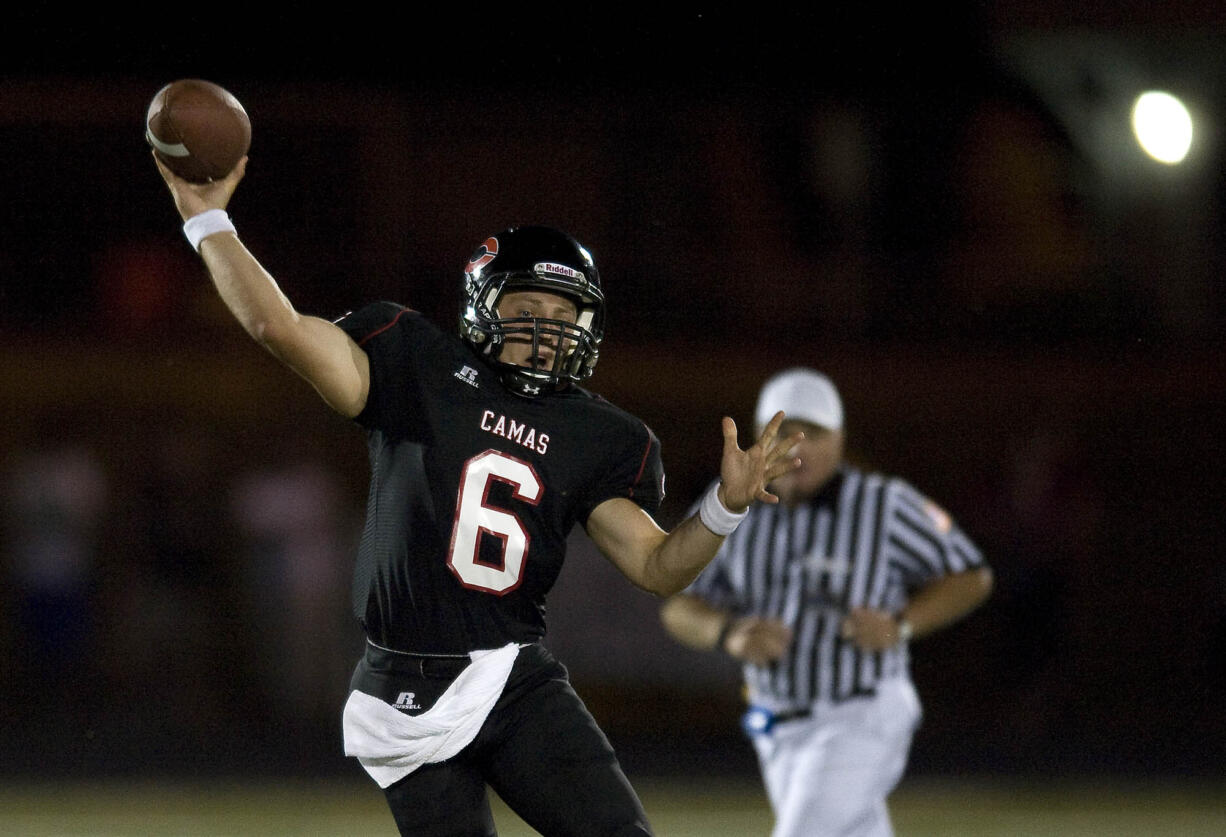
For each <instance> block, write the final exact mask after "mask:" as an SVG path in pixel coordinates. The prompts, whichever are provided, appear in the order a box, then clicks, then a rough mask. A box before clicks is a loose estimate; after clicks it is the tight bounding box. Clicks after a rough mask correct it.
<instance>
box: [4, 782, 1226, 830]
mask: <svg viewBox="0 0 1226 837" xmlns="http://www.w3.org/2000/svg"><path fill="white" fill-rule="evenodd" d="M638 785H639V790H640V793H641V795H642V797H643V802H644V804H645V806H646V807H647V810H648V813H649V814H650V815H651V817H652V822H653V825H654V827H655V829H656V833H657V834H658V835H660V837H699V835H701V837H713V836H714V835H721V836H722V835H729V837H740V835H763V836H764V835H768V834H769V832H770V824H771V816H770V811H769V809H768V807H767V805H766V800H765V798H764V796H763V795H762V793H761V791H760V789H759V787H758V786H757V784H756V783H754V782H751V781H745V782H742V783H733V782H728V781H723V780H720V781H710V782H686V783H681V782H661V781H640V782H639V783H638ZM892 810H893V813H894V820H895V826H896V830H897V833H898V835H899V837H909V836H910V837H971V836H972V835H974V837H980V836H981V835H983V836H987V835H1008V837H1031V836H1032V835H1034V836H1035V837H1037V836H1038V835H1044V837H1047V836H1048V835H1050V837H1070V835H1073V836H1076V837H1080V836H1081V835H1087V836H1088V835H1104V836H1106V835H1110V837H1158V835H1164V836H1165V835H1178V837H1201V835H1204V837H1209V835H1215V836H1216V835H1223V834H1226V783H1221V784H1216V785H1204V784H1197V785H1192V784H1190V783H1189V784H1173V783H1161V784H1159V783H1155V784H1152V785H1146V784H1144V783H1129V784H1120V783H1116V784H1108V783H1103V784H1082V783H1078V784H1067V783H1059V784H1057V783H1052V784H1050V785H1040V784H1035V783H1029V784H1024V785H1022V784H1017V785H1010V784H1004V783H1001V784H988V783H984V782H974V783H969V782H968V783H965V784H961V783H959V784H954V783H949V782H934V781H928V780H915V781H909V782H905V783H904V785H903V786H902V787H901V788H900V789H899V790H898V792H897V793H896V794H895V796H894V798H893V800H892ZM495 815H496V818H497V821H498V824H499V834H500V835H502V837H527V836H529V835H534V834H536V832H535V831H533V830H531V829H529V828H527V827H526V826H524V825H523V824H522V823H521V822H520V821H519V820H518V818H516V817H515V816H514V815H513V814H511V813H510V812H508V811H507V810H506V808H505V807H503V806H502V805H501V804H500V803H498V800H495ZM0 834H5V835H9V834H12V835H28V836H29V837H45V836H46V835H59V836H60V837H71V836H72V835H105V837H119V835H125V837H126V836H127V835H142V837H143V836H144V835H183V837H188V835H218V836H219V837H220V836H221V835H232V836H233V837H247V835H261V836H262V837H273V836H274V835H320V836H321V837H323V835H345V837H353V835H371V837H379V836H380V835H387V837H394V836H395V834H396V829H395V827H394V825H393V824H392V821H391V817H390V815H389V814H388V812H387V810H386V809H385V807H384V803H383V798H382V796H381V795H380V793H379V791H378V789H377V788H376V787H375V786H374V785H373V783H370V782H366V781H357V782H340V781H335V782H321V783H317V784H312V783H302V782H297V781H296V782H292V783H283V784H274V783H270V782H267V781H264V780H261V781H258V782H257V781H252V782H245V781H232V782H216V783H208V784H199V785H188V784H165V785H154V784H148V783H139V782H131V783H127V782H125V783H118V782H117V783H112V784H106V783H96V784H79V785H63V784H37V785H21V784H17V783H12V782H10V783H7V784H6V785H5V786H3V787H2V788H0Z"/></svg>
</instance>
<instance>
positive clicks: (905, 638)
mask: <svg viewBox="0 0 1226 837" xmlns="http://www.w3.org/2000/svg"><path fill="white" fill-rule="evenodd" d="M914 634H915V626H914V625H912V624H911V620H910V619H905V618H900V619H899V620H898V641H899V642H910V641H911V637H912V636H914Z"/></svg>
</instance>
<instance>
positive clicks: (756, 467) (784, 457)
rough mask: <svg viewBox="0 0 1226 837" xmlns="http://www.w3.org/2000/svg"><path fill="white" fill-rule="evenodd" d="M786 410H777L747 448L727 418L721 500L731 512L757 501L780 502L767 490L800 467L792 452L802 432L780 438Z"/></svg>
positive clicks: (721, 476)
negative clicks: (759, 434)
mask: <svg viewBox="0 0 1226 837" xmlns="http://www.w3.org/2000/svg"><path fill="white" fill-rule="evenodd" d="M783 418H784V414H783V412H782V411H781V412H778V413H775V417H774V418H772V419H771V420H770V423H768V424H767V425H766V428H765V429H764V430H763V431H762V435H761V436H760V437H759V438H758V441H757V442H755V443H754V444H753V445H752V446H750V447H749V449H748V450H741V447H740V445H738V444H737V438H736V422H734V421H733V420H732V419H731V418H728V417H727V416H725V417H724V422H723V430H724V455H723V459H722V460H721V461H720V467H719V475H720V480H721V483H720V486H719V499H720V502H722V503H723V504H724V507H725V508H727V509H728V510H729V511H732V512H737V513H739V512H742V511H744V510H745V509H747V508H748V507H749V505H750V504H751V503H753V502H754V501H760V502H763V503H778V502H779V498H778V497H776V496H775V495H774V494H772V493H771V492H769V491H767V490H766V487H767V485H769V484H770V482H771V480H774V479H777V478H779V477H781V476H783V475H784V474H786V473H787V472H788V471H791V470H794V469H796V468H799V467H800V459H799V458H797V457H796V456H793V455H791V451H792V450H793V449H794V448H795V447H796V443H797V442H799V441H800V440H801V439H803V438H804V434H803V433H794V434H793V435H791V436H789V437H788V438H786V439H782V440H781V439H779V425H781V424H783Z"/></svg>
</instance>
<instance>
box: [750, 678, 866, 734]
mask: <svg viewBox="0 0 1226 837" xmlns="http://www.w3.org/2000/svg"><path fill="white" fill-rule="evenodd" d="M875 694H877V690H876V689H857V690H856V691H854V692H852V693H851V694H850V695H848V696H847V697H845V698H842V699H840V700H835V701H833V703H836V704H838V703H845V702H846V701H849V700H855V699H857V698H866V697H872V696H873V695H875ZM812 716H813V709H812V708H811V707H808V706H806V707H802V708H800V709H785V710H783V711H780V712H775V711H774V710H771V709H767V708H766V707H765V706H760V705H758V704H756V703H754V704H750V705H749V708H748V709H746V710H745V714H744V715H742V716H741V726H742V727H743V728H744V730H745V732H747V733H748V734H749V735H751V736H752V735H767V734H768V733H770V731H771V730H772V729H774V728H775V725H776V724H785V723H787V722H788V721H799V720H801V719H803V718H811V717H812Z"/></svg>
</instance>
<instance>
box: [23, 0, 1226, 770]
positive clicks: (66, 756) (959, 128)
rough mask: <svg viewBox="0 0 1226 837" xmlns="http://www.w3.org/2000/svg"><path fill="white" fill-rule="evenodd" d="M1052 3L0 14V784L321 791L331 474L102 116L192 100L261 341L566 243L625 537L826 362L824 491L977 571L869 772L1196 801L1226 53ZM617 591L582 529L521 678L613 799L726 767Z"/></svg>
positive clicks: (341, 561) (355, 512)
mask: <svg viewBox="0 0 1226 837" xmlns="http://www.w3.org/2000/svg"><path fill="white" fill-rule="evenodd" d="M1063 5H1064V4H1057V3H1051V2H1046V3H1043V2H1040V3H1026V4H1022V3H987V4H971V3H955V4H952V5H951V4H945V5H944V6H943V8H942V10H938V11H932V12H926V13H924V14H922V15H921V14H920V13H919V12H909V13H906V14H905V15H903V16H901V17H900V16H899V13H898V12H896V11H894V10H893V7H892V6H888V5H886V4H880V5H878V4H868V5H861V6H857V7H856V9H857V11H855V12H851V11H838V10H837V9H824V10H822V11H815V12H811V13H803V14H802V13H798V12H787V13H784V12H775V13H766V12H764V13H762V14H760V15H757V16H754V17H752V18H751V17H750V16H748V15H746V14H744V13H736V12H731V11H723V12H698V11H671V12H667V13H656V14H652V15H648V14H646V13H644V12H638V13H635V14H631V13H629V12H624V13H622V12H615V11H612V10H607V9H605V10H602V11H592V10H590V9H584V8H582V7H579V8H573V9H570V10H569V11H567V12H566V13H561V12H557V13H545V12H541V11H537V12H521V11H520V10H518V9H516V8H514V7H509V6H507V7H503V8H502V9H501V10H500V11H495V12H473V13H472V14H470V15H460V14H459V13H439V14H436V15H434V16H432V17H429V18H426V17H423V18H421V19H418V18H416V17H414V16H413V15H411V14H408V13H403V14H393V15H390V16H384V15H379V14H367V15H362V16H361V17H360V18H359V17H358V16H357V15H354V16H352V17H350V18H347V19H342V20H331V19H327V20H325V19H312V18H311V17H310V16H309V15H308V14H306V13H291V12H286V13H285V16H284V18H280V19H278V18H275V17H274V16H273V15H272V14H270V13H265V14H260V15H258V16H256V17H253V16H252V12H251V11H249V10H246V11H242V12H230V13H226V14H224V15H223V13H222V12H221V11H211V12H208V13H204V12H201V13H198V14H196V15H193V16H179V17H177V18H174V19H166V18H156V17H155V18H148V19H135V18H133V19H129V20H122V19H119V18H117V17H110V16H101V15H99V16H98V17H97V18H96V19H93V20H84V19H81V18H79V17H74V18H71V19H70V20H67V21H60V20H50V19H48V18H46V17H43V16H34V15H23V14H20V13H14V14H12V15H11V16H10V19H9V21H8V23H7V25H6V30H5V34H4V35H3V36H2V37H3V46H4V49H3V50H2V54H0V154H2V155H3V156H2V158H0V160H2V165H0V195H2V196H3V203H2V204H0V282H2V284H0V352H2V353H3V358H4V359H3V363H0V404H3V406H4V413H3V415H4V421H3V422H2V423H0V466H3V471H2V474H3V478H4V480H5V482H4V485H3V488H2V492H0V499H2V500H3V507H2V511H3V515H2V516H0V536H2V544H3V547H2V548H3V551H2V552H0V574H2V575H0V579H2V580H0V660H2V661H3V663H2V665H0V670H2V671H3V686H2V690H0V705H2V706H3V707H4V711H3V713H0V765H2V767H0V770H3V771H4V773H5V774H6V775H9V776H13V777H37V776H42V775H64V774H70V775H84V776H91V775H124V774H140V773H142V772H146V771H155V770H157V771H164V770H182V771H185V772H188V773H192V774H199V773H211V772H221V773H238V774H243V773H246V772H260V771H287V770H288V771H301V772H305V773H314V774H320V773H329V772H338V773H346V774H349V773H353V772H356V771H357V767H356V766H355V765H353V764H351V763H349V762H347V761H346V760H345V759H344V758H343V757H342V756H341V755H340V733H339V729H340V726H339V718H340V714H339V713H340V707H341V705H342V703H343V700H344V695H345V690H346V687H347V682H348V674H349V671H350V668H351V665H352V663H353V661H354V659H355V654H356V653H357V650H356V649H357V648H358V647H359V646H360V637H358V636H357V635H356V633H355V630H356V629H355V627H354V626H353V625H352V624H351V623H350V621H349V616H348V587H347V585H348V573H349V568H350V560H351V559H350V554H351V550H352V547H353V545H354V544H355V543H356V533H357V529H358V527H359V526H360V522H361V514H362V503H363V502H364V500H365V480H366V459H365V445H364V441H363V439H362V438H361V436H360V434H359V433H358V431H357V429H356V428H355V427H353V426H350V425H349V424H347V423H346V422H344V421H343V420H341V419H339V418H338V417H335V416H333V415H331V414H330V413H329V412H328V411H327V409H326V408H325V407H324V406H323V405H322V404H321V403H319V402H318V400H317V399H316V397H315V396H314V394H313V393H312V392H310V391H309V388H308V387H307V386H306V385H305V384H303V383H302V382H300V381H298V380H297V379H295V378H293V377H292V375H291V374H290V373H288V372H284V371H283V370H282V369H281V368H280V367H278V366H277V365H276V364H275V362H274V361H273V360H272V359H271V358H270V357H267V356H265V355H263V354H262V353H261V352H260V351H259V350H258V349H256V348H255V347H254V346H253V345H252V344H251V343H250V342H249V341H248V340H247V338H246V337H245V336H244V335H242V334H241V333H240V331H239V329H238V327H237V325H235V324H234V323H233V322H232V321H231V320H230V319H229V317H228V315H227V314H226V313H225V311H224V310H223V309H222V308H221V307H220V304H219V303H218V302H217V301H216V299H215V297H214V295H213V293H212V291H211V289H210V287H209V286H208V284H207V280H206V277H205V274H204V272H203V269H202V267H201V266H200V264H199V262H198V260H197V259H196V258H195V257H194V255H193V254H192V253H191V252H190V249H189V248H188V246H187V244H186V242H185V241H184V239H183V237H182V235H181V233H180V231H179V224H178V221H177V215H176V214H175V212H174V209H173V206H172V205H171V202H170V200H169V198H168V195H167V193H166V190H165V187H164V185H163V184H162V183H161V181H160V179H159V178H158V176H157V173H156V171H155V169H154V167H153V164H152V162H151V160H150V159H149V152H148V149H147V147H146V146H145V144H144V139H143V124H142V122H143V118H144V111H145V108H146V107H147V105H148V102H149V100H150V99H151V98H152V96H153V94H154V93H155V92H156V91H157V90H158V89H159V88H160V87H161V86H162V85H163V84H165V83H166V82H168V81H170V80H172V79H174V78H180V77H189V76H190V77H202V78H208V79H210V80H213V81H216V82H218V83H220V84H222V85H223V86H226V87H227V88H229V89H230V90H231V91H232V92H234V93H235V94H236V95H237V96H238V98H239V99H240V100H241V101H242V102H243V103H244V105H245V106H246V108H247V111H248V113H249V114H250V116H251V120H252V124H253V145H252V149H251V164H250V167H249V171H248V175H247V178H246V180H245V181H244V183H243V184H242V186H241V187H240V189H239V191H238V193H237V196H236V198H235V199H234V202H233V203H232V204H231V211H232V214H233V216H234V219H235V222H236V224H237V226H238V230H239V233H240V235H241V236H242V237H243V239H244V241H245V242H246V243H247V244H248V245H249V246H250V247H251V248H252V250H253V251H254V252H255V253H256V254H257V255H258V256H259V257H260V258H261V260H262V261H263V263H264V264H265V266H266V267H268V268H269V269H270V271H271V272H272V273H273V274H274V275H275V276H276V277H277V278H278V280H279V281H280V283H281V285H282V287H283V289H284V290H285V291H286V293H287V294H288V295H289V297H290V298H291V299H292V300H294V302H295V303H296V305H297V306H298V307H299V308H300V309H301V310H304V311H307V312H309V313H317V314H320V315H324V316H337V315H339V314H341V313H343V312H344V311H345V310H347V309H349V308H352V307H356V306H357V305H358V304H360V303H362V302H365V301H368V300H371V299H377V298H388V299H394V300H397V301H400V302H404V303H406V304H409V305H412V306H413V307H416V308H418V309H421V310H423V311H427V312H429V313H431V314H432V315H434V316H435V317H436V319H437V320H438V321H439V322H443V323H450V322H451V321H452V319H453V318H454V316H455V304H456V293H457V288H458V277H459V275H460V267H461V265H462V263H463V260H465V259H466V258H467V256H468V254H469V253H470V252H471V250H472V248H473V247H474V246H475V245H476V244H477V243H478V242H479V241H481V240H483V239H484V238H485V237H486V236H487V235H489V234H491V233H492V232H495V231H497V230H499V229H502V228H503V227H506V226H508V225H510V224H512V223H518V222H523V221H540V222H544V223H551V224H555V225H557V226H560V227H564V228H566V229H568V230H569V231H571V232H572V233H574V234H575V235H576V236H577V237H578V238H579V239H580V240H582V241H583V242H584V243H585V244H587V246H588V247H589V248H590V249H591V250H592V252H593V253H594V255H595V258H596V261H597V263H598V264H599V265H600V267H601V272H602V275H603V277H604V281H605V287H606V293H607V296H608V299H609V306H610V314H609V326H608V331H607V337H606V340H605V343H604V347H603V351H602V359H601V363H600V366H599V368H598V369H597V371H596V375H595V377H594V378H593V379H592V380H591V382H590V384H591V388H592V389H594V390H596V391H597V392H600V393H602V394H604V395H606V396H607V397H609V398H610V399H611V400H613V401H614V402H615V403H618V404H620V405H621V406H623V407H625V408H627V409H629V410H630V411H631V412H634V413H636V414H638V415H639V416H640V417H642V418H643V419H644V420H645V421H646V422H647V423H648V424H650V425H651V426H652V428H653V429H654V430H655V431H656V433H657V434H658V435H659V436H660V438H661V440H662V443H663V451H664V460H665V466H666V470H667V472H668V498H667V500H666V503H665V507H664V509H663V510H662V512H661V515H660V519H661V523H662V524H663V525H665V526H669V525H672V524H674V523H675V522H677V520H678V519H679V517H680V515H682V514H683V513H684V511H685V508H686V507H687V506H688V504H689V503H690V501H691V500H692V499H693V498H694V497H695V496H696V495H697V493H698V492H699V491H701V489H702V487H703V486H704V485H705V482H706V480H707V479H708V478H709V477H710V476H711V475H712V474H713V473H714V472H715V471H716V470H717V468H718V459H719V449H720V448H719V445H720V435H719V419H720V417H721V416H722V415H725V414H728V415H731V416H733V417H734V418H735V419H736V420H737V422H738V424H739V426H741V427H742V429H745V428H747V427H748V426H749V424H750V421H751V416H752V408H753V400H754V398H755V395H756V391H757V387H758V385H759V384H760V382H761V380H762V379H763V378H764V377H765V376H767V375H768V374H770V373H772V372H773V371H775V370H777V369H779V368H781V367H783V366H785V365H790V364H793V363H803V364H807V365H812V366H815V367H818V368H821V369H823V370H825V371H828V372H829V373H831V374H832V375H833V376H834V377H835V378H836V380H837V381H838V382H839V384H840V385H841V388H842V390H843V394H844V399H845V402H846V406H847V410H848V415H849V443H850V446H851V448H852V451H853V454H854V456H855V458H856V459H857V460H859V461H861V462H864V463H866V464H869V465H871V466H873V467H877V468H881V469H883V470H886V471H889V472H893V473H898V474H901V475H903V476H905V477H907V478H908V479H909V480H910V481H912V482H913V483H914V484H916V485H917V486H919V487H920V488H921V489H923V490H924V491H926V492H927V493H929V494H930V495H931V496H932V497H933V498H935V499H937V500H938V501H939V502H941V503H942V504H943V505H945V506H946V508H947V509H948V510H949V511H950V512H951V513H952V514H953V515H954V516H955V517H956V518H957V519H958V520H959V522H960V523H961V524H962V525H963V527H964V528H965V529H966V530H967V531H968V532H969V533H970V534H971V535H972V536H973V537H974V538H975V539H976V540H977V542H978V543H979V544H980V545H981V546H982V547H983V549H984V551H985V553H986V555H987V558H988V560H989V562H990V563H991V564H992V566H993V568H994V569H995V571H996V574H997V589H996V592H995V594H994V595H993V597H992V599H991V600H989V602H988V603H987V605H985V606H984V608H983V609H982V610H980V611H978V612H976V613H975V614H974V615H972V616H971V617H970V618H969V619H967V620H966V621H964V622H962V623H959V624H958V625H956V626H954V627H953V628H951V629H950V630H948V631H947V632H945V633H943V634H940V635H937V636H933V637H931V638H928V639H925V640H923V641H921V642H920V643H917V644H916V646H915V647H914V668H915V675H916V680H917V684H918V687H919V690H920V694H921V697H922V698H923V700H924V703H925V708H926V719H925V724H924V727H923V728H922V729H921V731H920V733H919V735H918V737H917V739H916V743H915V747H914V751H913V755H912V759H911V768H910V770H911V772H912V773H913V774H917V775H918V774H941V775H944V774H948V775H966V776H978V775H985V776H994V775H1041V776H1050V775H1060V774H1090V775H1119V774H1128V775H1139V776H1190V775H1211V776H1219V775H1220V774H1221V771H1222V764H1223V757H1224V756H1226V752H1224V749H1226V713H1224V712H1222V706H1223V702H1224V699H1226V616H1224V615H1223V614H1224V613H1226V568H1224V567H1223V564H1222V546H1223V543H1224V540H1226V539H1224V537H1223V535H1224V534H1226V533H1224V526H1223V514H1222V508H1221V506H1222V499H1223V493H1224V492H1223V491H1222V490H1221V476H1220V462H1221V461H1222V445H1221V442H1220V438H1221V423H1222V422H1221V416H1222V407H1223V400H1224V399H1223V373H1224V372H1226V345H1224V343H1223V338H1222V329H1223V325H1224V324H1226V290H1224V287H1223V281H1222V269H1223V254H1224V250H1223V222H1224V216H1223V206H1222V201H1223V197H1226V192H1224V189H1223V187H1224V186H1226V183H1224V180H1223V171H1224V170H1226V169H1224V166H1223V158H1222V154H1221V149H1220V147H1219V143H1220V126H1221V125H1222V124H1223V115H1224V114H1226V88H1224V84H1223V83H1224V82H1226V66H1224V64H1226V59H1224V58H1223V55H1226V53H1224V52H1223V49H1222V47H1223V45H1224V40H1223V34H1224V30H1223V27H1222V26H1221V21H1220V20H1219V19H1218V17H1219V15H1218V14H1216V13H1214V12H1213V11H1212V10H1211V7H1210V4H1204V6H1203V7H1202V6H1201V5H1199V4H1195V3H1168V4H1163V8H1164V11H1162V12H1161V14H1159V13H1158V12H1156V11H1155V10H1154V9H1153V8H1151V6H1150V5H1149V4H1091V5H1090V6H1089V7H1087V8H1085V9H1083V10H1081V11H1079V12H1077V13H1075V14H1072V13H1068V12H1066V11H1064V10H1063ZM1146 87H1157V88H1161V89H1170V90H1172V91H1178V92H1180V93H1181V94H1183V95H1185V96H1186V97H1187V98H1188V100H1189V101H1190V102H1191V103H1192V104H1193V105H1194V107H1195V113H1196V115H1197V116H1198V117H1199V118H1200V119H1201V122H1199V123H1198V129H1199V127H1201V126H1203V128H1204V130H1203V131H1198V134H1197V139H1196V144H1195V145H1194V147H1193V154H1192V155H1191V156H1190V158H1189V160H1188V162H1187V163H1185V164H1184V165H1183V166H1180V167H1163V166H1159V165H1158V164H1155V163H1151V162H1148V161H1147V160H1146V159H1144V158H1143V157H1142V156H1141V154H1140V152H1139V151H1137V150H1136V149H1135V146H1134V145H1132V144H1131V139H1130V137H1129V136H1128V134H1127V126H1126V123H1125V122H1124V121H1123V120H1124V119H1126V114H1127V106H1128V97H1130V96H1131V95H1133V94H1135V92H1138V91H1139V90H1140V89H1143V88H1146ZM1121 114H1123V116H1121ZM272 579H278V580H279V581H280V582H282V583H281V584H278V585H277V586H274V585H273V584H271V583H270V581H271V580H272ZM274 591H276V592H274ZM656 606H657V603H656V602H655V601H654V600H652V599H651V598H650V597H649V596H646V595H645V594H642V593H639V592H638V591H636V590H634V589H633V588H631V587H630V585H629V584H628V583H627V582H625V581H624V580H621V579H620V578H619V577H617V576H616V574H615V572H614V571H612V570H611V569H610V568H609V567H608V566H607V565H605V564H604V563H603V562H602V560H601V559H599V558H597V557H595V556H593V555H592V554H591V552H590V550H589V549H588V547H587V544H586V542H585V541H584V540H583V539H582V538H581V537H579V536H577V537H576V540H575V554H574V556H573V558H572V560H571V561H570V563H568V565H567V568H566V569H565V570H564V572H563V575H562V579H561V581H560V582H559V585H558V587H557V588H556V590H555V592H554V594H553V596H552V599H551V613H550V619H551V637H550V644H552V645H553V646H554V647H555V649H556V650H557V652H558V654H559V656H560V657H561V658H562V659H563V661H564V662H566V663H568V664H569V666H570V668H571V671H572V675H573V678H574V681H575V684H576V687H577V688H578V690H579V691H580V693H581V694H582V695H583V696H584V697H585V699H587V700H588V701H589V704H590V706H591V708H592V710H593V712H594V713H595V714H596V715H597V717H598V719H599V720H600V721H601V722H602V724H603V725H604V726H605V728H606V730H607V731H608V732H609V735H610V737H611V738H612V739H613V741H614V744H615V745H616V746H617V747H618V749H619V751H620V752H621V754H622V758H623V762H624V763H625V765H626V767H627V770H628V772H630V773H631V774H644V773H651V772H661V773H667V772H669V771H682V770H684V771H703V770H713V771H728V772H741V773H752V772H753V770H754V767H753V764H752V760H751V753H750V750H749V749H748V745H747V743H746V742H744V741H743V740H742V739H741V738H740V736H739V733H738V731H737V727H736V719H737V713H738V709H739V704H738V687H737V676H736V675H737V673H736V670H735V668H734V667H732V666H731V665H730V664H728V663H727V661H724V660H720V659H717V658H715V657H711V656H706V655H700V654H695V653H693V652H689V651H687V650H685V649H682V648H680V647H678V646H677V645H675V644H674V643H672V642H671V640H669V639H668V638H667V636H666V635H665V634H664V632H663V630H662V629H661V628H660V626H659V624H658V621H657V620H656ZM268 671H272V672H273V673H274V675H275V676H274V677H267V676H266V672H268Z"/></svg>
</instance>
